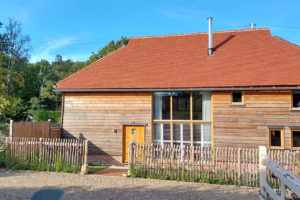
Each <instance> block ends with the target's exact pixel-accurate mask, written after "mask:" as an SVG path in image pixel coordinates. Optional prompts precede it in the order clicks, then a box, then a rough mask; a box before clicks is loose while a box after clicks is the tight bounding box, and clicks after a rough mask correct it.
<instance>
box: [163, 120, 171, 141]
mask: <svg viewBox="0 0 300 200" xmlns="http://www.w3.org/2000/svg"><path fill="white" fill-rule="evenodd" d="M163 131H164V133H163V139H164V140H171V125H170V124H163Z"/></svg>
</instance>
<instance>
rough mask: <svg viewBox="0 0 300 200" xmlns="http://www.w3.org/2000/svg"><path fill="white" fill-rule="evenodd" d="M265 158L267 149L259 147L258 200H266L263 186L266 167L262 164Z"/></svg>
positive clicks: (265, 180) (265, 179) (265, 178)
mask: <svg viewBox="0 0 300 200" xmlns="http://www.w3.org/2000/svg"><path fill="white" fill-rule="evenodd" d="M265 158H267V148H266V147H265V146H259V193H260V199H265V198H266V195H267V194H266V192H265V189H264V187H263V186H264V185H265V184H267V167H266V166H265V165H264V164H263V160H264V159H265Z"/></svg>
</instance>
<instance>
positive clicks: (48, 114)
mask: <svg viewBox="0 0 300 200" xmlns="http://www.w3.org/2000/svg"><path fill="white" fill-rule="evenodd" d="M28 113H29V114H30V115H31V116H33V118H34V120H35V121H38V122H39V121H48V119H51V122H53V123H60V121H61V111H60V110H55V111H52V110H29V111H28Z"/></svg>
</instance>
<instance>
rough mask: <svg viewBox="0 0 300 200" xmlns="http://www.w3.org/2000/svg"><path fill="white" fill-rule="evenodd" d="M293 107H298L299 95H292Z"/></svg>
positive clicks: (299, 104) (299, 103)
mask: <svg viewBox="0 0 300 200" xmlns="http://www.w3.org/2000/svg"><path fill="white" fill-rule="evenodd" d="M293 107H296V108H297V107H300V93H294V94H293Z"/></svg>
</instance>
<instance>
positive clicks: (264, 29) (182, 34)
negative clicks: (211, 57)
mask: <svg viewBox="0 0 300 200" xmlns="http://www.w3.org/2000/svg"><path fill="white" fill-rule="evenodd" d="M266 30H268V31H270V29H269V28H254V29H235V30H225V31H213V33H230V32H246V31H266ZM200 34H208V32H196V33H180V34H166V35H152V36H140V37H139V36H137V37H131V38H130V39H144V38H160V37H176V36H186V35H200Z"/></svg>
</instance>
